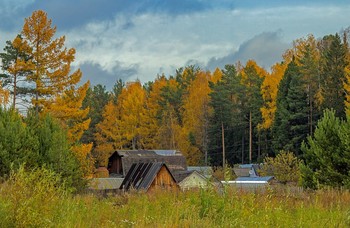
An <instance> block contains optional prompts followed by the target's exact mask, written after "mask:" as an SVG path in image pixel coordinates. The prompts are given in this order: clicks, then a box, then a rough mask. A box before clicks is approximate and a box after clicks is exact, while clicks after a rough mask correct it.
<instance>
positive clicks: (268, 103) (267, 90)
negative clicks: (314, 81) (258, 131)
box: [259, 63, 287, 129]
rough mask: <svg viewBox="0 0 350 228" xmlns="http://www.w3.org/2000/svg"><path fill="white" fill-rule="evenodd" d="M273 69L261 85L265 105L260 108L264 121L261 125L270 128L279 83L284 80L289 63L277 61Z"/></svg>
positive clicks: (263, 127) (273, 117)
mask: <svg viewBox="0 0 350 228" xmlns="http://www.w3.org/2000/svg"><path fill="white" fill-rule="evenodd" d="M271 69H272V72H271V74H267V76H266V77H265V78H264V81H263V84H262V86H261V93H262V97H263V100H264V106H263V107H261V109H260V111H261V114H262V118H263V122H262V123H261V124H260V125H259V127H260V128H262V129H269V128H270V127H271V126H272V123H273V121H274V119H275V112H276V108H277V107H276V99H277V93H278V85H279V83H280V81H281V80H282V77H283V75H284V72H285V70H286V69H287V64H285V63H276V64H275V65H273V66H272V67H271Z"/></svg>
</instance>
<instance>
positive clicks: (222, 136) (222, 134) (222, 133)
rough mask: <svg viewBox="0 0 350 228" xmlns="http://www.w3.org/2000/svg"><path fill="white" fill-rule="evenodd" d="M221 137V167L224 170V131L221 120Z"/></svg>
mask: <svg viewBox="0 0 350 228" xmlns="http://www.w3.org/2000/svg"><path fill="white" fill-rule="evenodd" d="M221 138H222V167H223V169H224V171H225V132H224V123H223V122H221Z"/></svg>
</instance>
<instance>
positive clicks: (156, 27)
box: [0, 0, 350, 89]
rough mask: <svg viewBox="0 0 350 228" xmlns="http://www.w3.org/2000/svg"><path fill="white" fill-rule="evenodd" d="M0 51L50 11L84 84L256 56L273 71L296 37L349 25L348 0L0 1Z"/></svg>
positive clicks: (110, 83) (211, 67) (210, 66)
mask: <svg viewBox="0 0 350 228" xmlns="http://www.w3.org/2000/svg"><path fill="white" fill-rule="evenodd" d="M0 5H1V8H0V21H1V23H0V49H2V48H3V47H4V46H5V41H6V40H13V39H14V37H15V36H16V34H18V33H20V31H21V30H22V27H23V24H24V19H25V18H27V17H30V16H31V14H32V12H33V11H35V10H39V9H40V10H44V11H45V12H47V14H48V17H49V18H51V19H52V24H53V25H55V26H57V33H56V37H59V36H63V35H65V36H66V43H65V46H66V47H68V48H71V47H73V48H75V49H76V51H77V53H76V59H75V61H74V63H73V68H74V69H77V68H80V69H81V70H82V72H83V79H82V81H83V82H85V81H86V80H90V82H91V84H92V85H96V84H102V85H105V86H106V87H107V88H109V89H110V88H111V87H112V86H113V84H114V83H115V82H116V80H119V79H122V80H123V81H134V80H137V79H138V80H140V81H141V82H142V83H146V82H147V81H153V80H154V79H155V78H156V77H157V75H161V74H165V75H166V76H169V75H174V74H175V71H176V69H178V68H180V67H185V66H188V65H197V66H199V67H200V68H201V69H203V70H210V71H213V70H214V69H215V68H216V67H219V68H223V67H224V66H225V65H226V64H234V63H236V62H237V61H241V62H242V63H243V64H244V63H245V62H246V61H247V60H249V59H254V60H255V61H256V62H257V63H258V64H259V65H260V66H262V67H264V68H265V69H267V70H270V67H271V66H272V65H273V64H274V63H275V62H279V61H281V60H282V57H281V56H282V54H283V52H284V51H285V50H286V49H288V48H290V47H291V44H292V42H293V40H295V39H298V38H303V37H306V36H307V35H308V34H313V35H314V36H315V37H316V38H322V37H323V36H324V35H328V34H335V33H336V32H340V31H341V30H342V29H344V28H347V27H349V26H350V17H349V15H350V1H348V0H334V1H326V0H312V1H311V0H310V1H305V0H304V1H302V0H294V1H285V0H269V1H267V0H265V1H262V0H215V1H214V0H128V1H126V0H74V1H71V0H59V1H58V0H55V1H54V0H41V1H40V0H0Z"/></svg>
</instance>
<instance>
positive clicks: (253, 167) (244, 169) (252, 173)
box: [233, 164, 260, 177]
mask: <svg viewBox="0 0 350 228" xmlns="http://www.w3.org/2000/svg"><path fill="white" fill-rule="evenodd" d="M259 169H260V166H259V165H258V164H242V165H239V166H238V168H237V167H236V168H234V169H233V171H234V172H235V174H236V176H237V177H258V176H259V174H258V170H259Z"/></svg>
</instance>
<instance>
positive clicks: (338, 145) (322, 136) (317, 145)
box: [301, 110, 350, 189]
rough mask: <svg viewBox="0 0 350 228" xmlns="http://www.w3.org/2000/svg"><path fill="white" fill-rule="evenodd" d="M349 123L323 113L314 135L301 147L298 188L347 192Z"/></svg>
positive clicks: (332, 111) (334, 114)
mask: <svg viewBox="0 0 350 228" xmlns="http://www.w3.org/2000/svg"><path fill="white" fill-rule="evenodd" d="M349 126H350V122H349V119H347V120H346V121H343V120H341V119H339V118H338V117H336V113H335V111H334V110H331V111H330V110H326V111H325V112H324V116H323V118H322V119H321V120H320V121H319V122H318V124H317V128H316V130H315V133H314V135H313V136H312V137H311V136H310V137H308V138H307V143H303V145H302V151H303V152H304V154H305V155H304V158H305V165H304V166H302V168H301V171H302V184H303V186H304V187H308V188H313V189H315V188H319V187H324V186H332V187H341V186H345V187H347V188H350V185H349V183H350V175H349V174H350V147H349V145H350V137H349V136H350V128H349Z"/></svg>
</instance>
